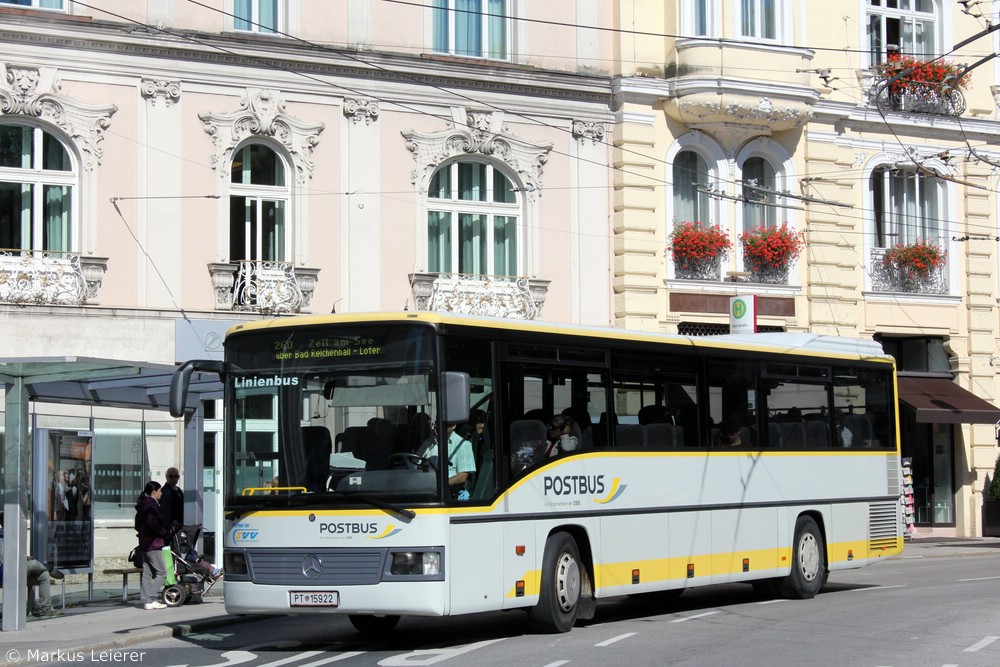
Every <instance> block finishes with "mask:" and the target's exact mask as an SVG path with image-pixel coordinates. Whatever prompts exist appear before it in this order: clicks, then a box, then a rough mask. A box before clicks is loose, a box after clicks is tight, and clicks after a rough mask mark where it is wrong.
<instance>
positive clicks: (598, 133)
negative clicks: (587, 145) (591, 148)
mask: <svg viewBox="0 0 1000 667" xmlns="http://www.w3.org/2000/svg"><path fill="white" fill-rule="evenodd" d="M573 138H574V139H576V140H577V141H586V140H588V139H589V140H590V141H591V142H593V143H595V144H599V143H601V142H603V141H604V123H598V122H595V121H592V120H574V121H573Z"/></svg>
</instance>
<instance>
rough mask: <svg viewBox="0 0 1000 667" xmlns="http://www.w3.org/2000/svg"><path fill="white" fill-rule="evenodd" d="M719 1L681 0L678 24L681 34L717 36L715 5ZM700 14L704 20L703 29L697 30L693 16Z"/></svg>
mask: <svg viewBox="0 0 1000 667" xmlns="http://www.w3.org/2000/svg"><path fill="white" fill-rule="evenodd" d="M718 4H719V3H717V2H714V0H681V2H680V3H679V7H680V13H681V15H680V25H681V34H682V35H684V36H685V37H718V36H719V26H718V12H717V9H716V7H717V6H718ZM699 14H700V15H702V16H703V17H704V21H705V29H704V30H703V31H699V29H698V23H697V21H696V20H695V17H696V16H698V15H699Z"/></svg>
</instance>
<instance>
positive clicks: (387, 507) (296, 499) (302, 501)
mask: <svg viewBox="0 0 1000 667" xmlns="http://www.w3.org/2000/svg"><path fill="white" fill-rule="evenodd" d="M331 497H332V498H351V499H354V500H357V501H358V502H360V503H364V504H365V505H371V506H372V507H377V508H378V509H380V510H382V511H384V512H387V513H389V514H395V515H398V516H400V517H403V518H404V519H406V520H407V521H410V520H411V519H413V518H414V517H415V516H417V513H416V512H414V511H413V510H408V509H406V508H405V507H401V506H399V505H396V504H395V503H389V502H386V501H384V500H378V499H377V498H372V497H371V496H365V495H362V494H360V493H344V492H343V491H327V492H326V493H302V494H299V495H297V496H290V497H289V498H288V504H289V505H292V504H295V505H309V504H310V503H312V502H313V501H318V500H321V499H323V498H331Z"/></svg>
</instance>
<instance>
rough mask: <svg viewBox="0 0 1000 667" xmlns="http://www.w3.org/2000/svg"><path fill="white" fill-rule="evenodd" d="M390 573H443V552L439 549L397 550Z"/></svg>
mask: <svg viewBox="0 0 1000 667" xmlns="http://www.w3.org/2000/svg"><path fill="white" fill-rule="evenodd" d="M389 574H394V575H400V574H404V575H405V574H410V575H425V576H437V575H439V574H441V553H440V552H437V551H397V552H395V553H393V554H392V566H390V568H389Z"/></svg>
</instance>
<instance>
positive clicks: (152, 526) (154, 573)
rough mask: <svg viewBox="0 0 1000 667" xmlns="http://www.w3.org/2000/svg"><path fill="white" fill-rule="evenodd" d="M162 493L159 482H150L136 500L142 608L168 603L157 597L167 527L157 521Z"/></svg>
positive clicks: (163, 568)
mask: <svg viewBox="0 0 1000 667" xmlns="http://www.w3.org/2000/svg"><path fill="white" fill-rule="evenodd" d="M161 495H162V491H161V490H160V483H159V482H154V481H149V482H147V483H146V488H145V489H144V490H143V492H142V494H141V495H140V496H139V498H138V499H137V500H136V501H135V531H136V532H137V533H138V534H139V551H140V552H141V553H142V578H141V579H140V581H139V596H140V597H141V598H142V603H143V608H144V609H166V608H167V605H165V604H163V603H162V602H159V601H158V600H157V599H156V596H157V594H158V593H159V592H160V589H161V588H163V582H164V581H165V580H166V578H167V566H166V563H165V562H164V559H163V547H164V546H165V542H164V537H166V535H167V530H166V529H165V528H164V527H163V522H162V521H161V520H160V502H159V501H160V496H161Z"/></svg>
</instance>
